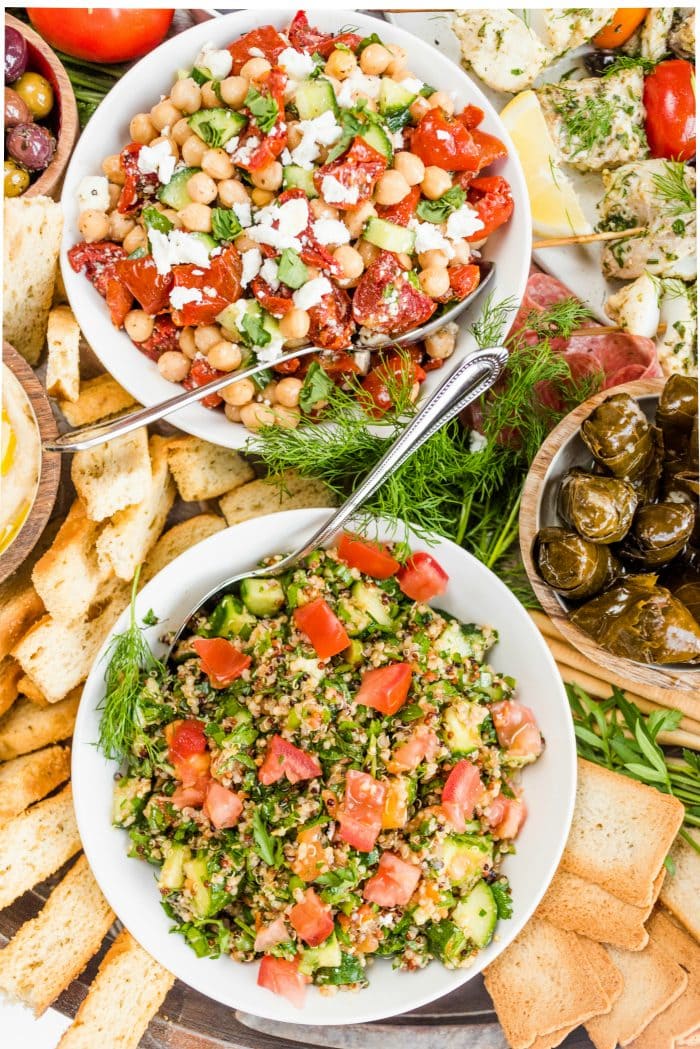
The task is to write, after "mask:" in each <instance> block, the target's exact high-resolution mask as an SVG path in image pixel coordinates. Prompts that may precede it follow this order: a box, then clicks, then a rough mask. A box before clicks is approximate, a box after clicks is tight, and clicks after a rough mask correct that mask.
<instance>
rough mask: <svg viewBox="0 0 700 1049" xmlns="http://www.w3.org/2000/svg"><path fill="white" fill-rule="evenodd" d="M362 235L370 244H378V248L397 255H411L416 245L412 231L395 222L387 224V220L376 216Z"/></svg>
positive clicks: (371, 219)
mask: <svg viewBox="0 0 700 1049" xmlns="http://www.w3.org/2000/svg"><path fill="white" fill-rule="evenodd" d="M362 235H363V237H364V238H365V240H368V241H369V242H370V244H376V245H377V247H378V248H383V249H384V250H385V251H393V252H395V253H396V254H397V255H401V254H404V253H405V254H406V255H410V254H411V252H412V251H413V248H414V246H415V243H416V235H415V233H414V232H413V230H412V229H406V227H405V226H397V225H396V223H395V222H387V221H386V219H378V218H377V217H376V216H374V215H373V216H372V218H370V220H369V222H368V223H367V227H366V229H365V231H364V233H363V234H362Z"/></svg>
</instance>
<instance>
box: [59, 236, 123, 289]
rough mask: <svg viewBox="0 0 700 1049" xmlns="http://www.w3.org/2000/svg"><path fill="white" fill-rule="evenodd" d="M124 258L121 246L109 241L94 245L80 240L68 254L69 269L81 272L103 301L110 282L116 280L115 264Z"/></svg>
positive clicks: (101, 241)
mask: <svg viewBox="0 0 700 1049" xmlns="http://www.w3.org/2000/svg"><path fill="white" fill-rule="evenodd" d="M125 258H126V252H125V251H124V248H123V247H122V246H121V244H115V243H113V242H112V241H111V240H100V241H96V242H95V243H94V244H88V243H87V242H86V241H84V240H82V241H80V243H78V244H74V245H73V247H72V248H71V249H70V251H69V252H68V261H69V262H70V264H71V269H73V270H75V272H76V273H80V271H81V270H82V271H83V272H84V273H85V276H86V277H87V279H88V280H89V281H90V283H91V284H92V286H93V288H95V290H96V291H98V292H99V293H100V295H101V296H102V298H103V299H104V298H106V297H107V293H108V289H109V285H110V282H112V281H114V280H115V279H116V274H117V263H118V262H119V260H120V259H125Z"/></svg>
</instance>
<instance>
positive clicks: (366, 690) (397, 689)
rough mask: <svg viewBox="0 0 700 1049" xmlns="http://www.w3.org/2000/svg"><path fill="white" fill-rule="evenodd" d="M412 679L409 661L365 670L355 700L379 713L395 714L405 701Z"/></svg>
mask: <svg viewBox="0 0 700 1049" xmlns="http://www.w3.org/2000/svg"><path fill="white" fill-rule="evenodd" d="M412 680H413V670H412V668H411V664H410V663H389V665H388V666H385V667H377V668H376V670H366V671H365V672H364V674H363V675H362V684H361V685H360V688H359V690H358V692H357V695H356V696H355V702H356V703H363V704H364V705H365V706H366V707H372V708H373V709H374V710H378V711H379V712H380V714H395V713H396V712H397V710H400V709H401V707H402V706H403V705H404V703H405V702H406V699H407V697H408V693H409V689H410V688H411V681H412Z"/></svg>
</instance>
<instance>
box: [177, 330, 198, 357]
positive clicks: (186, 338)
mask: <svg viewBox="0 0 700 1049" xmlns="http://www.w3.org/2000/svg"><path fill="white" fill-rule="evenodd" d="M177 341H178V344H179V346H180V349H181V350H182V352H183V353H184V354H185V356H186V357H189V358H190V359H193V358H194V357H195V356H196V354H197V353H198V350H197V347H196V345H195V341H194V331H193V330H192V328H183V329H182V331H181V332H180V334H179V335H178V339H177Z"/></svg>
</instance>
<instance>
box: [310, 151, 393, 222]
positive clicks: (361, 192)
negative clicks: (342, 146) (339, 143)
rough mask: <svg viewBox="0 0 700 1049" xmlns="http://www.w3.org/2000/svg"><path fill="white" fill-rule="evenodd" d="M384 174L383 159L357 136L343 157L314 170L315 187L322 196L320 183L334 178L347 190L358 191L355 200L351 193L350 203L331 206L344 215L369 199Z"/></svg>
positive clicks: (384, 161)
mask: <svg viewBox="0 0 700 1049" xmlns="http://www.w3.org/2000/svg"><path fill="white" fill-rule="evenodd" d="M385 170H386V157H384V156H383V155H382V154H381V153H380V152H379V151H378V150H376V149H373V148H372V146H370V145H369V144H368V143H367V142H365V140H364V139H363V138H360V136H359V135H358V136H357V137H356V138H355V139H354V140H353V143H352V145H351V146H350V149H349V150H347V152H346V153H343V155H342V156H340V157H338V158H337V159H336V160H332V161H331V162H330V164H324V165H323V167H320V168H317V169H316V171H315V172H314V185H315V187H316V189H317V190H318V192H319V193H320V194H321V196H323V193H322V189H323V180H324V178H325V177H326V175H333V177H334V178H336V179H337V180H338V182H340V184H341V185H342V186H345V188H346V189H348V190H351V191H352V190H357V196H354V193H353V196H354V199H353V200H352V201H347V202H344V201H340V202H338V201H334V202H333V206H334V207H336V208H340V209H341V210H342V211H347V210H348V209H349V208H355V207H357V205H358V204H360V203H362V201H363V200H368V199H369V198H370V197H371V196H372V190H373V189H374V185H375V183H376V181H377V179H378V178H379V176H380V175H381V174H382V173H383V172H384V171H385Z"/></svg>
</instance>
